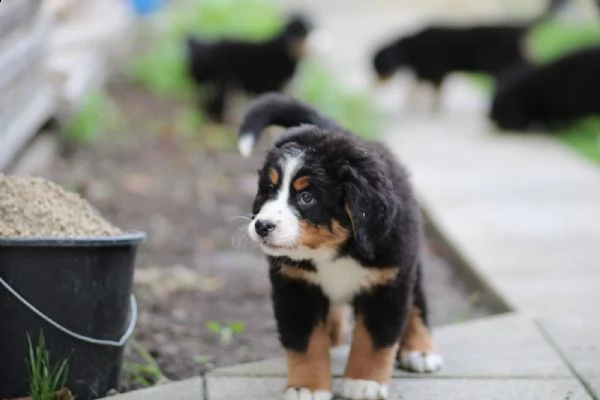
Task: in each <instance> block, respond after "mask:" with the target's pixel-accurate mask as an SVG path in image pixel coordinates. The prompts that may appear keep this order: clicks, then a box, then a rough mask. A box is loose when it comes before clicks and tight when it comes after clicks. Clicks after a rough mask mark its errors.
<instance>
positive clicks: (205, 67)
mask: <svg viewBox="0 0 600 400" xmlns="http://www.w3.org/2000/svg"><path fill="white" fill-rule="evenodd" d="M310 30H311V25H310V23H309V22H308V21H307V20H306V19H305V18H304V17H302V16H300V15H295V16H292V17H291V18H290V19H289V21H288V22H287V24H286V25H285V26H284V27H283V29H282V30H281V31H280V32H279V33H278V34H277V35H275V36H274V37H273V38H271V39H269V40H266V41H262V42H250V41H245V40H234V39H222V40H218V41H213V42H208V41H201V40H199V39H197V38H194V37H189V38H188V39H187V50H188V71H189V75H190V76H191V78H192V79H193V80H194V81H195V82H196V83H197V84H198V85H200V86H203V88H205V89H207V90H208V93H207V96H206V98H205V99H203V102H202V107H203V109H204V110H205V111H206V113H207V114H208V116H209V117H211V118H212V119H214V120H216V121H218V122H223V120H224V117H225V112H226V104H227V97H228V95H229V94H230V93H231V92H232V91H235V90H241V91H244V92H246V93H248V94H252V95H258V94H261V93H265V92H271V91H280V90H282V89H283V87H284V85H285V84H286V83H287V82H288V81H289V80H291V78H292V77H293V75H294V73H295V71H296V66H297V64H298V62H299V61H300V60H301V59H302V58H303V56H304V53H305V44H306V43H305V42H306V39H307V37H308V34H309V33H310Z"/></svg>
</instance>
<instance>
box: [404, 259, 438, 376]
mask: <svg viewBox="0 0 600 400" xmlns="http://www.w3.org/2000/svg"><path fill="white" fill-rule="evenodd" d="M422 281H423V279H422V272H421V267H420V266H419V267H418V270H417V279H416V282H415V286H414V302H413V306H412V308H411V310H410V312H409V314H408V320H407V321H406V329H405V331H404V333H403V335H402V339H401V340H400V348H399V350H398V355H397V361H398V366H399V367H400V368H402V369H405V370H407V371H412V372H435V371H437V370H438V369H440V368H441V367H442V364H443V359H442V357H441V356H440V355H439V354H437V353H435V351H434V346H433V340H432V338H431V335H430V333H429V327H428V323H427V303H426V299H425V293H424V291H423V282H422Z"/></svg>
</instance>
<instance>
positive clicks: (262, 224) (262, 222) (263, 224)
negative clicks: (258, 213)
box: [254, 219, 277, 238]
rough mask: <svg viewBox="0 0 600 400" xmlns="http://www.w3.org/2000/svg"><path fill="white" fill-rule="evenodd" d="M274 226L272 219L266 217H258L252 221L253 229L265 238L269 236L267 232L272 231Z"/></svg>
mask: <svg viewBox="0 0 600 400" xmlns="http://www.w3.org/2000/svg"><path fill="white" fill-rule="evenodd" d="M276 226H277V225H275V223H274V222H273V221H270V220H268V219H259V220H256V222H255V223H254V229H255V230H256V233H257V234H258V236H260V237H261V238H266V237H267V236H269V233H271V232H273V231H274V230H275V228H276Z"/></svg>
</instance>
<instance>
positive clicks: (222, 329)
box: [206, 321, 246, 345]
mask: <svg viewBox="0 0 600 400" xmlns="http://www.w3.org/2000/svg"><path fill="white" fill-rule="evenodd" d="M206 328H207V329H208V330H209V331H211V332H212V333H214V334H215V335H217V336H218V337H219V341H220V342H221V344H223V345H228V344H230V343H231V342H232V341H233V337H234V336H235V335H237V334H239V333H242V332H244V331H245V330H246V325H244V324H243V323H242V322H232V323H230V324H228V325H222V324H220V323H219V322H217V321H209V322H208V323H207V324H206Z"/></svg>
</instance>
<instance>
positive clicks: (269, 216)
mask: <svg viewBox="0 0 600 400" xmlns="http://www.w3.org/2000/svg"><path fill="white" fill-rule="evenodd" d="M269 125H279V126H282V127H284V128H289V129H287V131H286V132H285V133H284V134H283V135H282V136H280V137H279V138H278V139H277V140H276V142H275V143H274V145H273V147H272V148H271V149H270V150H269V151H268V152H267V154H266V158H265V160H264V164H263V166H262V168H261V169H260V170H259V178H258V192H257V195H256V198H255V199H254V203H253V206H252V213H253V218H252V221H251V222H250V224H249V226H248V234H249V235H250V237H251V238H252V239H253V240H254V241H256V242H257V243H258V245H259V246H260V248H261V249H262V251H263V252H264V253H265V254H266V256H267V259H268V262H269V276H270V280H271V284H272V290H273V291H272V299H273V305H274V314H275V318H276V320H277V327H278V331H279V338H280V341H281V344H282V345H283V347H284V348H285V350H286V353H287V366H288V382H287V389H286V391H285V393H284V398H285V399H286V400H300V399H302V400H304V399H312V400H317V399H318V400H324V399H331V398H332V394H331V390H332V389H331V385H332V378H331V371H330V358H329V349H330V347H331V346H335V345H338V344H339V342H340V338H341V335H340V334H339V332H340V326H341V324H342V321H341V318H340V314H341V313H340V312H339V310H340V307H344V306H345V305H350V306H351V307H352V308H353V311H354V317H355V318H354V320H355V326H354V329H353V333H352V343H351V349H350V355H349V359H348V363H347V366H346V370H345V373H344V377H345V381H344V384H343V393H342V395H343V396H344V397H345V398H347V399H357V400H358V399H360V400H363V399H364V400H368V399H386V398H387V396H388V386H387V385H388V381H389V379H390V376H391V374H392V371H393V367H394V364H395V363H396V362H397V365H398V366H399V367H401V368H404V369H407V370H410V371H415V372H433V371H436V370H438V369H439V368H440V367H441V365H442V358H441V357H440V356H439V355H438V354H436V353H435V352H434V347H433V342H432V339H431V336H430V333H429V328H428V324H427V305H426V301H425V295H424V292H423V283H422V279H423V277H422V273H421V245H422V237H423V229H422V221H421V215H420V211H419V206H418V204H417V202H416V200H415V197H414V195H413V192H412V190H411V186H410V184H409V180H408V177H407V174H406V172H405V170H404V168H403V167H402V166H401V165H400V164H399V163H398V162H397V161H396V159H395V157H394V156H393V155H392V153H391V152H390V151H389V150H387V149H386V148H385V147H384V146H383V145H382V144H380V143H375V142H368V141H365V140H363V139H361V138H359V137H357V136H354V135H353V134H351V133H349V132H347V131H345V130H344V129H342V128H341V127H340V126H338V125H337V124H336V123H335V122H334V121H332V120H330V119H328V118H326V117H323V116H321V115H319V113H318V112H317V111H316V110H314V109H312V108H311V107H309V106H307V105H305V104H304V103H301V102H299V101H297V100H295V99H292V98H289V97H286V96H284V95H281V94H267V95H263V96H261V97H259V98H258V99H256V100H254V101H253V102H252V103H251V104H250V106H249V108H248V110H247V112H246V114H245V116H244V118H243V121H242V123H241V126H240V129H239V132H240V138H241V139H242V140H245V138H248V137H252V138H255V139H258V137H259V136H260V133H261V132H262V131H263V130H264V128H266V127H267V126H269Z"/></svg>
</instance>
